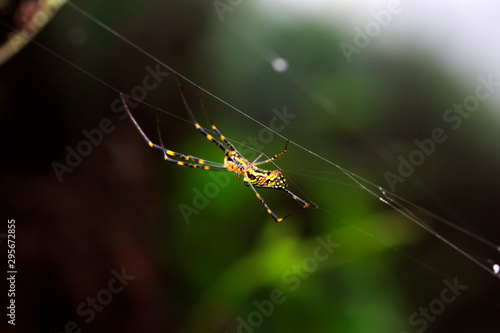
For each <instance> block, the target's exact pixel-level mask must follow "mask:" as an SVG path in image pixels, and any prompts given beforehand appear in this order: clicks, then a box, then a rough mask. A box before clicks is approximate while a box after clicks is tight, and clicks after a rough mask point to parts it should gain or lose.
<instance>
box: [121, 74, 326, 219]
mask: <svg viewBox="0 0 500 333" xmlns="http://www.w3.org/2000/svg"><path fill="white" fill-rule="evenodd" d="M176 79H177V83H178V87H179V92H180V94H181V97H182V101H183V103H184V106H185V107H186V110H187V112H188V114H189V116H190V117H191V120H192V121H193V123H194V125H195V127H196V129H197V130H198V131H199V132H200V133H201V134H203V136H205V137H206V138H207V139H208V140H209V141H211V142H213V143H215V145H216V146H217V147H219V148H220V149H222V151H224V163H217V162H211V161H206V160H203V159H201V158H198V157H194V156H190V155H187V156H186V155H184V154H180V153H177V152H175V151H172V150H169V149H165V148H164V146H163V140H162V136H161V132H160V126H159V122H160V121H159V112H157V118H156V119H157V120H156V125H157V131H158V136H159V140H160V145H157V144H155V143H153V142H152V141H151V140H149V138H148V137H147V136H146V134H144V131H143V130H142V129H141V127H140V126H139V124H138V123H137V121H136V120H135V119H134V117H133V116H132V113H131V112H130V109H129V107H128V105H127V102H126V100H125V95H124V94H121V100H122V102H123V105H124V107H125V110H126V112H127V114H128V116H129V117H130V119H131V120H132V122H133V123H134V125H135V127H136V128H137V130H138V131H139V133H141V135H142V137H143V138H144V140H146V142H147V143H148V145H149V146H150V147H151V148H155V149H157V150H159V151H161V152H163V157H164V158H165V161H167V162H170V163H174V164H177V165H182V166H187V167H190V168H197V169H203V170H215V171H231V172H234V173H236V175H237V179H240V177H241V176H243V184H245V185H247V186H250V187H251V188H252V190H253V191H254V192H255V195H256V196H257V198H258V199H259V200H260V202H261V203H262V205H263V206H264V208H266V210H267V212H268V213H269V214H270V215H271V216H272V217H273V219H274V220H275V221H276V222H281V221H283V220H284V219H285V218H286V217H288V216H289V215H287V216H285V217H281V218H278V217H277V216H276V214H274V213H273V211H272V210H271V209H270V208H269V206H268V205H267V204H266V202H265V201H264V199H262V197H261V196H260V194H259V193H258V192H257V190H256V189H255V188H256V187H259V188H270V189H277V190H282V191H284V192H285V193H286V194H288V195H290V196H291V197H292V198H293V199H294V200H296V201H297V202H298V203H300V204H301V205H302V207H303V208H307V207H313V208H318V206H317V205H316V204H314V203H312V202H307V201H305V200H303V199H301V198H299V197H298V196H296V195H295V194H293V193H292V192H291V191H290V190H288V188H287V182H286V179H285V177H284V176H283V174H282V173H281V172H280V171H279V170H273V171H270V170H263V169H260V168H258V167H257V165H261V164H264V163H269V162H271V161H274V160H275V159H276V158H277V157H278V156H280V155H282V154H284V153H285V152H286V149H287V147H288V141H287V142H286V144H285V148H284V149H283V150H282V151H281V152H279V153H278V154H276V155H274V156H273V157H271V158H269V159H267V160H265V161H261V162H257V161H258V160H259V159H260V158H261V157H262V155H263V153H262V154H260V155H259V156H258V157H257V158H256V159H255V160H254V161H253V162H251V163H250V162H249V161H248V160H247V159H245V158H244V157H243V156H242V155H241V154H240V153H239V152H238V150H237V149H236V147H235V146H234V145H233V144H232V143H231V142H229V140H228V139H227V138H226V137H225V136H224V135H222V133H221V132H220V131H219V129H218V128H217V127H215V125H214V124H213V123H212V120H211V119H210V117H209V116H208V112H207V111H206V109H205V105H204V103H203V100H202V98H201V94H200V89H199V88H198V87H196V86H195V88H196V93H197V94H198V99H199V101H200V104H201V108H202V109H203V112H204V113H205V116H206V117H207V119H208V121H209V122H210V125H211V126H212V130H213V131H214V132H215V133H216V134H217V135H218V136H219V138H220V140H222V142H224V143H225V144H226V145H227V147H226V146H225V145H224V144H222V142H220V141H219V140H217V139H216V138H214V137H213V136H211V135H210V134H208V133H207V131H206V130H205V129H204V128H203V127H201V126H200V124H198V121H197V120H196V118H195V117H194V114H193V111H192V110H191V108H190V106H189V104H188V102H187V100H186V96H185V95H184V90H183V87H182V84H181V80H180V78H179V76H178V75H176ZM169 156H171V157H169ZM172 157H174V158H172ZM176 158H177V159H176ZM179 159H180V160H185V161H191V162H193V163H187V162H183V161H180V160H179Z"/></svg>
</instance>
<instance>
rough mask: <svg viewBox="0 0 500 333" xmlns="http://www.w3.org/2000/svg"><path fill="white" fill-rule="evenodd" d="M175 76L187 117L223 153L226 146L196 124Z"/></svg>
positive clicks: (178, 79) (180, 84)
mask: <svg viewBox="0 0 500 333" xmlns="http://www.w3.org/2000/svg"><path fill="white" fill-rule="evenodd" d="M175 78H176V79H177V84H178V87H179V92H180V93H181V97H182V102H183V103H184V106H185V108H186V110H187V112H188V114H189V117H191V120H192V121H193V122H194V126H195V127H196V129H197V130H198V131H199V132H200V133H201V134H203V136H205V137H206V138H207V139H208V140H209V141H211V142H213V143H215V145H216V146H217V147H219V148H220V149H221V150H222V151H224V153H227V152H228V151H229V150H228V149H227V148H226V146H224V145H223V144H222V143H221V142H220V141H219V140H217V139H216V138H214V137H213V136H211V135H210V134H208V133H207V131H205V129H204V128H203V127H201V126H200V124H198V121H197V120H196V118H195V116H194V113H193V111H192V110H191V107H190V106H189V103H188V102H187V99H186V96H185V95H184V88H182V83H181V79H180V77H179V75H177V74H176V75H175ZM217 134H218V133H217ZM230 147H231V148H232V145H230Z"/></svg>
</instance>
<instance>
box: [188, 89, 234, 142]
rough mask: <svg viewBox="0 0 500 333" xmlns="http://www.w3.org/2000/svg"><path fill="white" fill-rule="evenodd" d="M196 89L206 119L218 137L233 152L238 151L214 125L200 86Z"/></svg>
mask: <svg viewBox="0 0 500 333" xmlns="http://www.w3.org/2000/svg"><path fill="white" fill-rule="evenodd" d="M195 89H196V94H198V100H199V101H200V105H201V109H202V110H203V113H204V114H205V117H206V118H207V120H208V122H209V123H210V125H211V126H212V130H213V131H214V132H215V133H217V135H218V136H219V137H220V139H221V140H222V141H223V142H224V143H225V144H227V145H228V146H229V148H230V149H231V150H234V151H238V150H237V149H236V147H235V146H234V145H233V144H232V143H231V142H230V141H229V140H228V139H227V138H226V137H225V136H224V135H223V134H222V133H221V131H219V129H218V128H217V127H216V126H215V125H214V123H213V122H212V119H211V118H210V116H209V115H208V112H207V109H206V108H205V103H204V102H203V99H202V98H201V92H200V88H198V86H195Z"/></svg>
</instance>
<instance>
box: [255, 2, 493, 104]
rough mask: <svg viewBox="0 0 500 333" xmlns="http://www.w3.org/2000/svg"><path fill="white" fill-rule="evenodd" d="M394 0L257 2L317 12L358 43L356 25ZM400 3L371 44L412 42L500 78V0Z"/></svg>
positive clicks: (391, 46) (386, 46)
mask: <svg viewBox="0 0 500 333" xmlns="http://www.w3.org/2000/svg"><path fill="white" fill-rule="evenodd" d="M392 1H394V0H307V1H306V0H266V1H259V2H258V3H259V5H260V6H261V7H262V8H263V9H264V11H268V12H271V13H280V12H283V11H284V8H288V9H289V10H292V11H296V12H297V15H300V16H304V15H306V16H307V15H309V16H313V17H314V18H315V19H317V20H320V21H323V22H324V24H326V25H332V26H334V27H335V28H337V29H338V28H340V29H342V30H343V31H345V33H346V35H345V36H346V37H345V40H344V41H345V42H347V43H350V44H353V39H354V35H355V32H354V30H353V29H354V27H359V28H361V29H364V28H365V25H366V24H367V23H368V22H370V21H373V20H374V18H373V16H371V14H370V13H371V11H376V12H378V11H380V10H382V9H388V6H389V4H390V3H391V2H392ZM399 3H400V6H401V8H402V9H401V12H400V13H399V14H396V15H393V16H392V17H391V21H390V23H389V24H388V25H387V26H386V27H382V29H381V32H380V34H379V35H377V36H375V37H374V38H373V39H372V42H371V43H370V45H369V46H368V47H370V48H372V47H374V48H378V49H379V50H380V51H381V52H385V53H388V54H394V53H396V54H397V52H398V50H403V49H405V48H406V47H411V48H414V49H417V50H418V51H419V52H420V53H422V54H424V55H428V56H429V57H431V58H433V59H434V60H435V61H436V63H438V64H440V63H441V64H442V66H443V68H445V69H447V70H449V71H452V72H454V73H456V74H457V76H462V75H465V76H467V77H468V78H470V79H471V80H475V78H476V77H477V76H479V75H483V76H486V75H488V74H490V73H491V74H493V75H494V77H496V78H498V80H499V81H500V1H498V0H475V1H473V0H400V1H399ZM289 10H288V11H287V12H289ZM278 15H279V14H278ZM277 19H279V17H278V18H277ZM362 55H363V54H362V53H360V54H359V55H355V56H362ZM497 95H500V94H497ZM498 100H499V101H500V98H499V99H498Z"/></svg>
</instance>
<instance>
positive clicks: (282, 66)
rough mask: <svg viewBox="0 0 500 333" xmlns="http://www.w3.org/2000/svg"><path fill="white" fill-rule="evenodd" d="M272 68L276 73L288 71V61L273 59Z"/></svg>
mask: <svg viewBox="0 0 500 333" xmlns="http://www.w3.org/2000/svg"><path fill="white" fill-rule="evenodd" d="M272 65H273V68H274V70H275V71H276V72H280V73H282V72H284V71H286V70H287V69H288V61H286V60H285V59H283V58H275V59H273V61H272Z"/></svg>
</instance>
